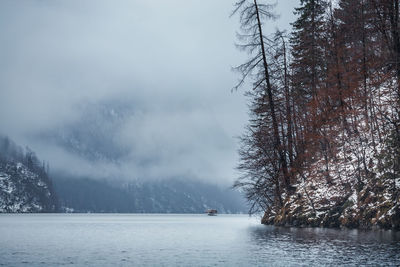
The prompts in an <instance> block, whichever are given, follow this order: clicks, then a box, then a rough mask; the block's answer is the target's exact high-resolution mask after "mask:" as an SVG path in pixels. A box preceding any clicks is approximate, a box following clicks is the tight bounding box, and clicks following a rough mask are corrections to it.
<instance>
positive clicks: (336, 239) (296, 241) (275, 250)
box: [249, 226, 400, 266]
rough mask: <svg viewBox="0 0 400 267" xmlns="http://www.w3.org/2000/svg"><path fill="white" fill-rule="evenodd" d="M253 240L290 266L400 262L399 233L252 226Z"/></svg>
mask: <svg viewBox="0 0 400 267" xmlns="http://www.w3.org/2000/svg"><path fill="white" fill-rule="evenodd" d="M249 233H250V236H251V242H253V243H254V244H257V246H259V247H260V249H261V250H262V251H263V253H267V254H268V255H269V256H270V257H274V258H276V256H277V255H280V256H281V257H282V258H283V261H281V263H286V264H288V265H290V264H293V265H296V263H297V264H300V265H310V264H311V265H343V264H349V265H373V266H376V265H399V264H400V243H399V242H400V232H396V231H383V230H376V231H364V230H348V229H343V230H338V229H324V228H294V227H290V228H284V227H272V226H264V227H252V228H250V229H249Z"/></svg>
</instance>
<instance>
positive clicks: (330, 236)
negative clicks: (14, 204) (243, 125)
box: [0, 214, 400, 266]
mask: <svg viewBox="0 0 400 267" xmlns="http://www.w3.org/2000/svg"><path fill="white" fill-rule="evenodd" d="M0 265H5V266H57V265H70V266H132V265H135V266H265V265H272V266H312V265H314V266H320V265H331V266H338V265H371V266H376V265H385V266H386V265H400V233H399V232H394V231H359V230H332V229H320V228H314V229H312V228H305V229H297V228H279V227H272V226H264V225H260V224H259V219H258V218H249V217H248V216H245V215H218V216H215V217H211V216H206V215H136V214H117V215H116V214H14V215H11V214H3V215H0Z"/></svg>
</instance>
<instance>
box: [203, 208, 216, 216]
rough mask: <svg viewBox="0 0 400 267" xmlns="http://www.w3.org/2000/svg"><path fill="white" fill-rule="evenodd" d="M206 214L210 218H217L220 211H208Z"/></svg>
mask: <svg viewBox="0 0 400 267" xmlns="http://www.w3.org/2000/svg"><path fill="white" fill-rule="evenodd" d="M206 213H207V214H208V216H217V213H218V211H217V210H212V209H209V210H206Z"/></svg>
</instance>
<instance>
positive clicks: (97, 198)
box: [54, 176, 248, 213]
mask: <svg viewBox="0 0 400 267" xmlns="http://www.w3.org/2000/svg"><path fill="white" fill-rule="evenodd" d="M54 186H55V190H56V192H57V195H58V196H59V198H60V203H61V205H62V209H63V210H64V211H66V212H105V213H109V212H118V213H203V212H204V211H205V210H206V209H209V208H214V209H217V210H218V211H219V212H220V213H246V212H247V210H248V209H247V207H246V205H245V201H244V199H243V198H242V197H241V195H240V194H239V193H238V192H236V191H232V190H230V189H221V188H219V187H218V186H214V185H209V184H205V183H201V182H197V181H191V180H180V179H168V180H161V181H147V182H136V183H125V184H122V183H118V182H114V183H111V181H107V180H94V179H89V178H71V177H65V176H64V177H63V176H58V177H57V178H56V179H54Z"/></svg>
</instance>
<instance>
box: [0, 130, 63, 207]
mask: <svg viewBox="0 0 400 267" xmlns="http://www.w3.org/2000/svg"><path fill="white" fill-rule="evenodd" d="M57 206H58V205H57V198H56V196H55V193H54V191H53V189H52V184H51V182H50V179H49V177H48V176H47V173H46V171H45V168H44V167H43V166H41V164H40V162H39V161H38V159H37V158H36V156H35V154H34V153H33V152H32V151H30V150H27V152H26V154H25V153H24V152H23V150H22V149H21V148H20V147H18V146H16V145H15V144H14V143H13V142H12V141H10V140H9V139H8V138H3V137H0V213H5V212H10V213H13V212H14V213H17V212H56V211H57Z"/></svg>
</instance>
